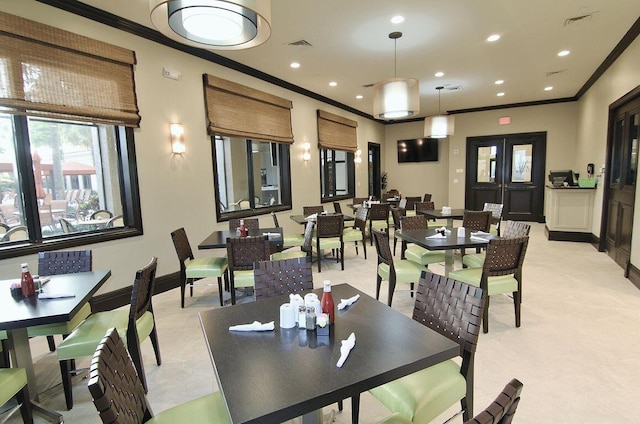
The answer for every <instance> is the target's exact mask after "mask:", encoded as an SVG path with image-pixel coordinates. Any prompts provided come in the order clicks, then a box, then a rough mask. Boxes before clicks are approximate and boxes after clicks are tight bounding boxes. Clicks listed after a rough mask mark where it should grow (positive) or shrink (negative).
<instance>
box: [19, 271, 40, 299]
mask: <svg viewBox="0 0 640 424" xmlns="http://www.w3.org/2000/svg"><path fill="white" fill-rule="evenodd" d="M20 266H21V267H22V278H21V279H20V285H21V287H22V296H24V297H29V296H33V295H35V294H36V287H35V285H34V284H33V277H32V276H31V273H30V272H29V265H28V264H26V263H24V264H22V265H20Z"/></svg>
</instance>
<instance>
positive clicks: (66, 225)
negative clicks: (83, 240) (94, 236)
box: [58, 218, 78, 234]
mask: <svg viewBox="0 0 640 424" xmlns="http://www.w3.org/2000/svg"><path fill="white" fill-rule="evenodd" d="M58 221H59V222H60V227H62V232H63V233H65V234H69V233H75V232H77V231H78V230H76V227H74V226H73V224H72V223H71V222H69V221H68V220H67V219H66V218H58Z"/></svg>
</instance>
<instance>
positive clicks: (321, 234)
mask: <svg viewBox="0 0 640 424" xmlns="http://www.w3.org/2000/svg"><path fill="white" fill-rule="evenodd" d="M343 229H344V216H343V215H342V214H333V215H318V217H317V219H316V253H317V255H318V272H322V265H321V262H322V261H321V256H322V253H321V251H320V239H323V238H334V237H335V238H339V239H340V248H339V249H337V250H336V251H335V255H336V262H340V266H341V269H342V271H344V241H343V240H342V234H343V233H342V231H343Z"/></svg>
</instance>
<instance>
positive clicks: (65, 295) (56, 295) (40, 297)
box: [38, 293, 76, 299]
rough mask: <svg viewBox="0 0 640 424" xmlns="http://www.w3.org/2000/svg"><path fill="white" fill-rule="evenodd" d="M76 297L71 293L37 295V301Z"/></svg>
mask: <svg viewBox="0 0 640 424" xmlns="http://www.w3.org/2000/svg"><path fill="white" fill-rule="evenodd" d="M68 297H76V295H75V294H73V293H38V299H65V298H68Z"/></svg>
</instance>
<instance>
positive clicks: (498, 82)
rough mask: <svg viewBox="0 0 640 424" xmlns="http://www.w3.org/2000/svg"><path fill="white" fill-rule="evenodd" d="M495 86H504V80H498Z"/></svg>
mask: <svg viewBox="0 0 640 424" xmlns="http://www.w3.org/2000/svg"><path fill="white" fill-rule="evenodd" d="M494 84H495V85H500V84H504V80H496V81H495V82H494Z"/></svg>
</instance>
